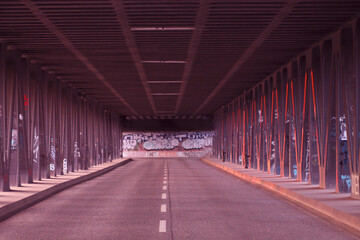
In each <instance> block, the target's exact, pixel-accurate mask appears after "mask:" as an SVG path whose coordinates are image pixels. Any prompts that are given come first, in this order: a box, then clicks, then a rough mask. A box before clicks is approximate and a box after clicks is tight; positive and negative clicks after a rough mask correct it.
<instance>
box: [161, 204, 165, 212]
mask: <svg viewBox="0 0 360 240" xmlns="http://www.w3.org/2000/svg"><path fill="white" fill-rule="evenodd" d="M161 212H166V204H161Z"/></svg>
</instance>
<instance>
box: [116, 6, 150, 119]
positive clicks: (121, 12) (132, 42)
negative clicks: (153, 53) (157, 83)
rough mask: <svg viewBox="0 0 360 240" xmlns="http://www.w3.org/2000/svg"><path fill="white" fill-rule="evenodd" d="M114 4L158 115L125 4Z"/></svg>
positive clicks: (137, 67)
mask: <svg viewBox="0 0 360 240" xmlns="http://www.w3.org/2000/svg"><path fill="white" fill-rule="evenodd" d="M112 4H113V6H114V9H115V12H116V15H117V19H118V21H119V24H120V26H121V28H122V31H123V34H124V37H125V40H126V44H127V45H128V48H129V51H130V54H131V57H132V59H133V61H134V64H135V66H136V69H137V72H138V74H139V77H140V80H141V83H142V85H143V87H144V89H145V92H146V96H147V98H148V100H149V103H150V105H151V108H152V110H153V112H154V114H155V115H156V106H155V102H154V99H153V97H152V94H151V90H150V86H149V84H148V81H147V77H146V73H145V69H144V66H143V64H142V59H141V57H140V53H139V50H138V48H137V46H136V43H135V40H134V37H133V34H132V32H131V28H130V25H129V22H128V20H127V17H126V13H125V10H124V7H123V4H122V2H120V1H115V0H112Z"/></svg>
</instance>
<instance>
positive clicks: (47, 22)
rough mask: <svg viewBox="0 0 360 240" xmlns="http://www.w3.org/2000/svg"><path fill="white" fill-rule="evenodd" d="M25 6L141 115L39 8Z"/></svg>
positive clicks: (33, 5) (116, 94)
mask: <svg viewBox="0 0 360 240" xmlns="http://www.w3.org/2000/svg"><path fill="white" fill-rule="evenodd" d="M22 2H24V4H26V6H27V7H28V8H29V9H30V10H31V11H32V12H33V14H34V15H35V16H36V17H37V18H38V19H39V20H40V21H41V22H42V23H43V24H44V25H45V26H46V27H47V28H48V29H49V30H50V31H51V32H52V33H53V34H55V35H56V36H57V38H58V39H59V40H60V41H61V42H62V43H63V44H64V45H65V46H66V47H67V48H68V49H69V50H70V51H71V52H72V53H73V54H74V55H75V56H76V57H77V58H78V59H79V60H80V61H81V62H82V63H83V64H84V65H85V66H86V67H87V68H88V69H89V71H90V72H92V73H93V74H94V75H95V76H96V77H97V79H99V81H101V82H102V83H103V84H104V85H105V86H106V87H107V88H109V89H110V91H111V92H112V93H113V94H114V95H115V96H116V97H117V98H118V99H119V100H120V101H121V102H122V103H123V104H124V105H125V106H126V107H127V108H129V109H130V110H131V112H133V114H135V115H139V114H138V113H137V112H136V110H135V109H133V108H132V107H131V106H130V105H129V104H128V103H127V101H126V100H125V99H124V98H123V97H122V96H121V95H120V94H119V93H118V92H117V91H116V90H115V89H114V88H113V86H111V84H110V83H109V82H108V81H106V79H105V77H104V76H103V75H102V74H101V73H100V72H99V71H98V69H96V67H95V66H94V65H93V64H92V63H91V62H90V61H89V59H87V58H86V57H85V56H84V55H83V54H82V53H81V52H80V51H79V50H78V49H77V48H76V47H75V46H74V45H73V44H72V43H71V42H70V41H69V39H67V37H66V36H65V35H63V34H62V33H61V31H60V30H59V29H58V28H57V27H56V26H55V25H54V24H53V23H52V22H51V21H50V20H49V19H48V18H47V17H46V16H45V15H44V14H43V13H42V12H41V11H40V10H39V8H38V7H37V6H36V5H35V4H34V3H33V2H32V1H30V0H22Z"/></svg>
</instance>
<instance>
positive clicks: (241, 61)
mask: <svg viewBox="0 0 360 240" xmlns="http://www.w3.org/2000/svg"><path fill="white" fill-rule="evenodd" d="M298 1H299V0H290V1H288V3H287V4H286V5H285V7H284V8H282V9H281V10H280V12H279V14H277V15H276V16H275V17H274V19H273V20H272V21H271V23H270V24H269V25H268V26H267V27H266V28H265V29H264V31H262V32H261V34H260V35H259V36H258V37H257V39H256V40H255V41H254V42H252V44H251V45H250V46H249V47H248V48H247V49H246V51H245V52H244V54H243V55H241V57H240V58H239V59H238V60H237V61H236V63H235V64H234V66H233V67H232V68H231V69H230V71H229V72H228V73H227V74H226V75H225V76H224V78H223V79H222V80H221V81H220V82H219V84H218V85H217V86H216V87H215V88H214V90H213V91H212V92H211V93H210V95H209V96H208V97H207V98H206V99H205V101H204V102H203V103H202V104H201V105H200V106H199V107H198V108H197V109H196V111H195V112H194V115H195V114H198V113H199V112H200V111H201V109H203V108H204V107H205V106H206V105H207V104H208V103H209V102H210V101H211V100H212V99H213V98H214V97H215V95H216V94H217V93H218V92H219V91H220V89H221V88H222V87H223V86H224V85H225V84H226V83H227V82H228V81H229V80H230V79H231V77H232V76H233V75H234V74H235V73H236V72H237V71H238V70H239V69H240V67H241V66H242V65H243V64H244V63H246V61H247V60H248V59H249V58H250V57H251V56H252V55H253V54H254V52H255V51H256V50H257V49H258V48H259V47H260V46H261V44H262V43H263V42H264V41H265V40H266V39H267V38H268V37H269V35H270V34H271V33H272V31H273V30H274V29H276V28H277V27H278V26H279V25H280V23H281V22H282V21H283V19H284V18H286V17H287V16H288V15H289V14H290V13H291V11H292V10H293V8H294V6H295V5H296V3H297V2H298Z"/></svg>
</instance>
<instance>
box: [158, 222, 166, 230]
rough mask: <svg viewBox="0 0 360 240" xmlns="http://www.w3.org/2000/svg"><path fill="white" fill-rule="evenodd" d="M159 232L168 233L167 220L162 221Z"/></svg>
mask: <svg viewBox="0 0 360 240" xmlns="http://www.w3.org/2000/svg"><path fill="white" fill-rule="evenodd" d="M159 232H166V220H160V223H159Z"/></svg>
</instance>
